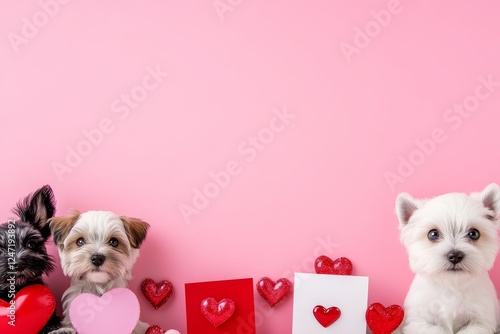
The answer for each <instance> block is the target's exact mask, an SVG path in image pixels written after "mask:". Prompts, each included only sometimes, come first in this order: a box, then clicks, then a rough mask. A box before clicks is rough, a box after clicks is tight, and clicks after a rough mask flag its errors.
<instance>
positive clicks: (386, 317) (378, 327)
mask: <svg viewBox="0 0 500 334" xmlns="http://www.w3.org/2000/svg"><path fill="white" fill-rule="evenodd" d="M404 314H405V311H404V310H403V308H402V307H401V306H399V305H391V306H389V307H384V306H383V305H382V304H380V303H373V304H371V305H370V307H369V308H368V309H367V310H366V315H365V317H366V323H367V324H368V327H369V328H370V330H371V331H372V332H373V334H391V333H392V332H393V331H395V330H396V329H397V328H398V327H399V325H400V324H401V322H402V321H403V317H404Z"/></svg>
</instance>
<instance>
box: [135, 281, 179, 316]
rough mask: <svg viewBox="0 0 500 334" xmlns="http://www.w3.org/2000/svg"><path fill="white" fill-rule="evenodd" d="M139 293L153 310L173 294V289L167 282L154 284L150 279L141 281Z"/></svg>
mask: <svg viewBox="0 0 500 334" xmlns="http://www.w3.org/2000/svg"><path fill="white" fill-rule="evenodd" d="M141 291H142V293H143V295H144V296H145V297H146V299H147V300H148V301H149V302H150V303H151V305H153V307H154V308H155V310H157V309H159V308H160V307H161V306H162V305H163V304H165V303H166V302H167V300H169V299H170V297H171V296H172V293H173V292H174V287H173V285H172V283H170V282H169V281H161V282H159V283H156V282H155V281H153V280H152V279H151V278H146V279H145V280H144V281H142V284H141Z"/></svg>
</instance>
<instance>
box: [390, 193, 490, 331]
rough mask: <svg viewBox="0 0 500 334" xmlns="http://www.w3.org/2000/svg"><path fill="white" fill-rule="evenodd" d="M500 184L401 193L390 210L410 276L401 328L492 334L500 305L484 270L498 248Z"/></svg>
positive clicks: (486, 269)
mask: <svg viewBox="0 0 500 334" xmlns="http://www.w3.org/2000/svg"><path fill="white" fill-rule="evenodd" d="M499 211H500V188H499V187H498V185H496V184H491V185H489V186H488V187H486V189H484V190H483V191H482V192H480V193H472V194H470V195H467V194H462V193H451V194H445V195H441V196H438V197H434V198H432V199H424V200H417V199H413V198H412V197H411V196H410V195H409V194H406V193H401V194H399V195H398V197H397V200H396V214H397V216H398V218H399V222H400V229H401V242H402V243H403V244H404V245H405V247H406V249H407V251H408V255H409V262H410V267H411V269H412V271H413V272H414V273H415V278H414V280H413V283H412V285H411V287H410V290H409V292H408V295H407V296H406V299H405V304H404V305H405V318H404V321H403V324H402V325H401V327H400V331H401V332H402V333H404V334H422V333H423V334H493V333H495V332H496V331H498V330H500V328H499V324H500V308H499V303H498V299H497V294H496V291H495V287H494V286H493V283H492V282H491V280H490V278H489V275H488V271H489V270H490V269H491V268H492V266H493V263H494V261H495V258H496V255H497V251H498V232H497V230H498V227H499V225H500V224H499V219H498V218H499Z"/></svg>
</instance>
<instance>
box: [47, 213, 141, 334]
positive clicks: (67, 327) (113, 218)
mask: <svg viewBox="0 0 500 334" xmlns="http://www.w3.org/2000/svg"><path fill="white" fill-rule="evenodd" d="M80 237H83V238H84V239H85V244H84V245H83V246H81V247H75V245H74V243H75V241H76V240H77V239H78V238H80ZM110 238H116V239H118V240H119V241H120V244H122V243H124V244H122V245H121V247H122V248H121V251H120V252H119V251H117V249H116V248H114V247H112V246H111V245H110V243H109V240H110ZM93 254H103V255H105V256H106V260H105V261H104V264H103V265H102V266H100V267H99V268H96V266H94V265H93V264H92V262H91V256H92V255H93ZM59 256H60V258H61V264H62V269H63V271H64V274H65V275H67V276H69V277H71V286H70V287H69V288H68V289H67V290H66V291H65V292H64V294H63V315H64V320H63V326H64V328H62V329H59V330H57V331H53V332H51V334H73V333H75V331H74V329H73V327H72V326H71V322H70V319H69V315H68V313H69V305H70V304H71V301H72V300H73V299H74V298H75V297H76V296H78V295H80V294H81V293H93V294H96V295H102V294H104V293H105V292H106V291H108V290H110V289H112V288H117V287H127V281H128V280H129V279H130V274H131V270H132V266H133V264H134V262H135V261H136V259H137V257H138V256H139V249H137V248H133V247H132V246H131V244H130V243H129V238H128V235H127V233H126V231H125V228H124V223H123V221H122V220H121V219H120V217H119V216H117V215H116V214H114V213H112V212H107V211H88V212H85V213H82V214H80V215H79V217H78V219H77V220H76V222H75V223H74V225H73V227H72V228H71V231H70V232H69V234H67V235H66V236H65V238H64V240H63V242H62V245H60V247H59ZM148 327H149V325H148V324H146V323H143V322H139V323H138V324H137V326H136V328H135V330H134V332H133V334H144V333H145V332H146V330H147V329H148Z"/></svg>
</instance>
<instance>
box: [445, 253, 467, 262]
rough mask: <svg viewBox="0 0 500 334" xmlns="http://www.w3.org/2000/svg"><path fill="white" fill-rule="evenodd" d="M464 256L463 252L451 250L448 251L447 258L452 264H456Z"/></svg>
mask: <svg viewBox="0 0 500 334" xmlns="http://www.w3.org/2000/svg"><path fill="white" fill-rule="evenodd" d="M464 256H465V254H464V252H462V251H457V250H453V251H451V252H449V253H448V260H449V261H450V262H451V263H453V264H457V263H459V262H461V261H462V260H463V259H464Z"/></svg>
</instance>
